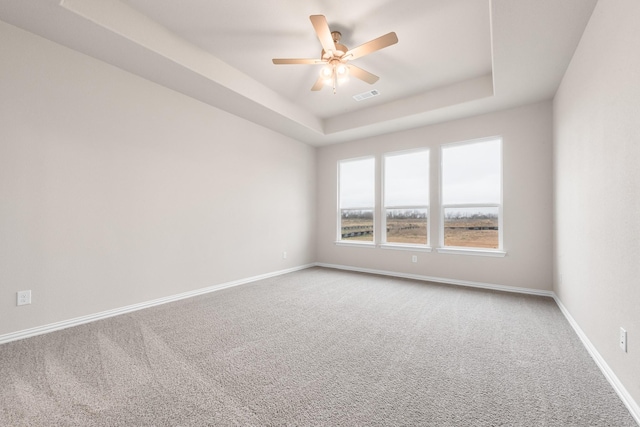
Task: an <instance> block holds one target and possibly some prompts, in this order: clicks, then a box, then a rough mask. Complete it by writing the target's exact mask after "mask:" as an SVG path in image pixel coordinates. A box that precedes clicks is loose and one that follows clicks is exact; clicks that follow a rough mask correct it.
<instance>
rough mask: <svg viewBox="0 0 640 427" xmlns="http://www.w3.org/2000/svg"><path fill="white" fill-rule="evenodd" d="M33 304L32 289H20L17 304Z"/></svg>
mask: <svg viewBox="0 0 640 427" xmlns="http://www.w3.org/2000/svg"><path fill="white" fill-rule="evenodd" d="M26 304H31V291H19V292H18V299H17V305H26Z"/></svg>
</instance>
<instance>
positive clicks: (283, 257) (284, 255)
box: [282, 251, 287, 259]
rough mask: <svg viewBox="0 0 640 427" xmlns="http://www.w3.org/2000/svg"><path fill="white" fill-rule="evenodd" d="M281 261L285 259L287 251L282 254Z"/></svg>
mask: <svg viewBox="0 0 640 427" xmlns="http://www.w3.org/2000/svg"><path fill="white" fill-rule="evenodd" d="M282 259H287V251H284V252H282Z"/></svg>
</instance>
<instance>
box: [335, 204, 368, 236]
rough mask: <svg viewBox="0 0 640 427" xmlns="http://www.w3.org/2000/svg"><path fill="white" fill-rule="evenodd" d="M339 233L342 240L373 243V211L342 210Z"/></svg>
mask: <svg viewBox="0 0 640 427" xmlns="http://www.w3.org/2000/svg"><path fill="white" fill-rule="evenodd" d="M340 233H341V237H342V240H357V241H362V242H373V210H370V209H369V210H356V209H344V210H342V212H341V214H340Z"/></svg>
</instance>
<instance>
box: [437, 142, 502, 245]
mask: <svg viewBox="0 0 640 427" xmlns="http://www.w3.org/2000/svg"><path fill="white" fill-rule="evenodd" d="M495 140H498V141H499V142H500V202H499V203H495V202H491V203H457V204H444V203H443V202H442V200H443V195H444V188H443V184H444V182H443V181H444V179H443V173H444V165H443V159H444V156H443V151H444V150H445V149H446V148H448V147H452V146H460V145H471V144H476V143H481V142H487V141H495ZM503 162H504V143H503V139H502V137H501V136H492V137H487V138H479V139H473V140H468V141H461V142H453V143H449V144H443V145H441V146H440V170H439V174H440V185H439V190H440V192H439V194H440V230H439V232H440V236H439V239H440V241H439V247H438V248H437V249H436V250H437V252H438V253H449V254H461V255H480V256H492V257H504V256H506V254H507V253H506V251H505V250H504V227H503V219H504V218H503V195H504V186H503V180H504V165H503ZM450 208H498V248H497V249H490V248H479V247H466V246H445V244H444V231H445V210H446V209H450Z"/></svg>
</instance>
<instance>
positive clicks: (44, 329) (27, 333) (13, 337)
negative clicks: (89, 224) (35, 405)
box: [0, 264, 315, 344]
mask: <svg viewBox="0 0 640 427" xmlns="http://www.w3.org/2000/svg"><path fill="white" fill-rule="evenodd" d="M314 265H315V264H307V265H301V266H298V267H294V268H289V269H286V270H279V271H274V272H272V273H266V274H261V275H258V276H253V277H249V278H245V279H240V280H234V281H232V282H226V283H221V284H218V285H213V286H209V287H206V288H201V289H196V290H194V291H189V292H183V293H180V294H176V295H170V296H168V297H163V298H158V299H154V300H151V301H145V302H141V303H138V304H132V305H128V306H126V307H120V308H116V309H113V310H107V311H102V312H100V313H95V314H89V315H86V316H81V317H76V318H74V319H69V320H63V321H61V322H55V323H50V324H48V325H43V326H37V327H35V328H30V329H24V330H22V331H17V332H11V333H9V334H4V335H0V344H4V343H7V342H10V341H17V340H21V339H24V338H29V337H33V336H36V335H42V334H46V333H48V332H53V331H58V330H60V329H66V328H70V327H72V326H78V325H82V324H84V323H89V322H94V321H96V320H101V319H106V318H108V317H113V316H117V315H120V314H125V313H131V312H132V311H137V310H142V309H143V308H149V307H154V306H156V305H161V304H166V303H168V302H173V301H178V300H181V299H185V298H191V297H195V296H197V295H202V294H207V293H209V292H215V291H219V290H221V289H226V288H231V287H233V286H238V285H244V284H247V283H251V282H255V281H258V280H263V279H268V278H270V277H275V276H281V275H283V274H287V273H292V272H294V271H298V270H304V269H307V268H310V267H313V266H314Z"/></svg>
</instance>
